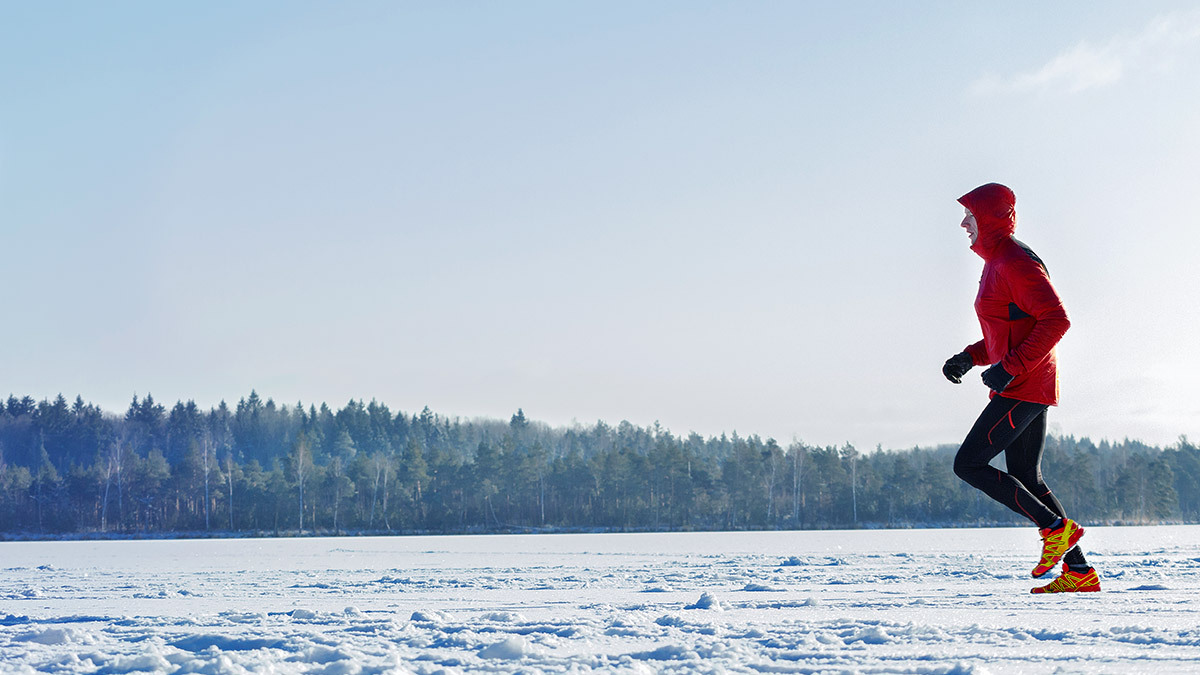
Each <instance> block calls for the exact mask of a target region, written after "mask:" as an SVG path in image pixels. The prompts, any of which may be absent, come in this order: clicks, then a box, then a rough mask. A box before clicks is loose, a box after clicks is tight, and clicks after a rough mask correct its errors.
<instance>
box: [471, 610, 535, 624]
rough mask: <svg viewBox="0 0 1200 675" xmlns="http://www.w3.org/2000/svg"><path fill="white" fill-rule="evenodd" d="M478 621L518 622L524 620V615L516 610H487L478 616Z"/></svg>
mask: <svg viewBox="0 0 1200 675" xmlns="http://www.w3.org/2000/svg"><path fill="white" fill-rule="evenodd" d="M479 620H480V621H495V622H496V623H518V622H521V621H524V620H525V617H523V616H521V615H520V614H517V613H516V612H488V613H487V614H484V615H483V616H481V617H479Z"/></svg>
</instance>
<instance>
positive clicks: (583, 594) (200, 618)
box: [0, 526, 1200, 675]
mask: <svg viewBox="0 0 1200 675" xmlns="http://www.w3.org/2000/svg"><path fill="white" fill-rule="evenodd" d="M1038 544H1039V541H1038V538H1037V534H1036V532H1035V531H1034V530H1033V528H1029V529H955V530H903V531H897V530H892V531H851V532H756V533H687V534H666V535H664V534H646V535H643V534H587V535H506V536H467V537H394V538H388V537H380V538H340V539H259V540H245V539H238V540H194V541H104V542H79V541H74V542H19V543H17V542H14V543H0V572H2V574H0V673H29V672H46V673H88V674H93V673H94V674H97V675H99V674H103V675H110V674H111V675H118V674H124V673H178V674H181V675H182V674H186V673H197V674H210V675H224V674H234V673H248V672H273V673H305V674H320V675H376V674H382V673H399V674H414V675H434V674H436V673H445V674H453V673H475V672H482V673H512V672H522V673H567V672H570V673H587V672H624V673H660V672H665V673H695V672H699V673H719V672H734V673H806V674H814V673H844V672H849V673H920V674H923V675H968V674H970V675H983V674H985V673H991V674H998V673H1008V672H1031V673H1051V672H1064V673H1078V672H1086V673H1131V672H1149V671H1153V672H1154V673H1156V675H1163V674H1166V673H1184V672H1195V669H1196V663H1197V661H1198V659H1200V605H1198V604H1197V603H1196V602H1195V598H1196V597H1197V596H1198V595H1200V526H1179V527H1157V528H1153V527H1151V528H1132V527H1131V528H1104V527H1095V528H1089V529H1088V533H1087V536H1086V537H1085V538H1084V541H1083V544H1084V548H1085V551H1086V552H1087V554H1088V559H1089V561H1090V562H1091V563H1092V564H1093V565H1095V566H1096V567H1097V569H1098V570H1099V571H1100V577H1101V582H1102V584H1103V586H1104V591H1103V592H1101V593H1091V594H1074V595H1071V594H1066V595H1031V594H1030V593H1029V589H1030V588H1031V587H1033V586H1035V585H1041V584H1045V583H1048V581H1049V579H1045V580H1034V579H1031V578H1030V576H1029V570H1030V568H1032V566H1033V563H1034V562H1036V560H1037V553H1038V550H1039V549H1038Z"/></svg>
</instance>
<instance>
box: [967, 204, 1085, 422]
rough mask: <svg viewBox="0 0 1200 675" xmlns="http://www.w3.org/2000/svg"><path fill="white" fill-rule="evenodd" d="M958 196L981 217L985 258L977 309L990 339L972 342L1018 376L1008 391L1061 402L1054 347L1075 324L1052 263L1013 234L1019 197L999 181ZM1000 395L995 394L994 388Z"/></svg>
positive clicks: (980, 356) (975, 354) (983, 357)
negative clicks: (1055, 281) (1051, 270)
mask: <svg viewBox="0 0 1200 675" xmlns="http://www.w3.org/2000/svg"><path fill="white" fill-rule="evenodd" d="M958 202H959V203H960V204H962V205H963V206H965V207H966V208H967V209H969V210H970V211H971V213H972V214H973V215H974V216H975V222H976V223H977V224H978V226H979V236H978V237H977V238H976V240H975V243H974V244H973V245H972V246H971V250H972V251H975V252H976V253H977V254H979V256H980V257H981V258H983V261H984V264H983V277H982V278H980V280H979V294H978V295H977V296H976V297H975V313H976V314H977V315H978V316H979V325H980V326H981V327H982V328H983V339H982V340H980V341H979V342H976V343H975V344H973V345H970V346H968V347H967V349H966V351H967V353H968V354H970V355H971V358H972V359H973V360H974V361H975V365H977V366H987V365H991V364H993V363H1000V364H1002V365H1003V366H1004V369H1005V370H1007V371H1008V372H1009V374H1011V375H1013V381H1012V383H1010V384H1009V385H1008V387H1007V388H1006V389H1005V390H1004V392H1003V395H1004V396H1005V397H1007V398H1014V399H1017V400H1019V401H1028V402H1030V403H1041V404H1045V405H1056V404H1057V403H1058V360H1057V358H1056V357H1055V354H1054V346H1055V345H1056V344H1058V341H1059V340H1060V339H1062V336H1063V334H1064V333H1066V332H1067V329H1068V328H1070V326H1071V320H1070V319H1069V318H1067V311H1066V310H1065V309H1064V308H1063V304H1062V300H1061V299H1060V298H1059V297H1058V293H1057V292H1056V291H1055V290H1054V286H1052V285H1051V284H1050V276H1049V274H1048V273H1047V272H1046V265H1045V264H1044V263H1043V262H1042V260H1041V258H1038V257H1037V254H1035V253H1034V252H1033V251H1031V250H1030V249H1029V247H1028V246H1026V245H1025V244H1022V243H1021V242H1019V241H1017V240H1016V239H1014V238H1013V232H1014V231H1015V230H1016V226H1017V213H1016V208H1015V207H1016V196H1015V195H1014V194H1013V191H1012V190H1010V189H1008V188H1007V187H1005V186H1003V185H1000V184H998V183H988V184H987V185H981V186H980V187H977V188H975V189H974V190H972V191H970V192H968V193H967V194H965V195H963V196H962V197H960V198H959V200H958ZM992 395H993V396H995V395H996V394H995V392H992Z"/></svg>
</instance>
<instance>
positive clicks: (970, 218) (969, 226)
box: [962, 209, 979, 246]
mask: <svg viewBox="0 0 1200 675" xmlns="http://www.w3.org/2000/svg"><path fill="white" fill-rule="evenodd" d="M963 210H964V211H966V212H967V216H966V217H965V218H963V220H962V228H963V229H964V230H966V231H967V236H968V237H970V238H971V245H972V246H974V245H975V241H976V240H978V239H979V223H976V222H975V214H973V213H971V209H963Z"/></svg>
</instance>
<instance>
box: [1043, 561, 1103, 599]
mask: <svg viewBox="0 0 1200 675" xmlns="http://www.w3.org/2000/svg"><path fill="white" fill-rule="evenodd" d="M1099 590H1100V575H1098V574H1096V568H1094V567H1089V568H1088V571H1086V572H1072V571H1071V568H1069V567H1067V566H1066V564H1064V565H1063V571H1062V575H1061V576H1059V577H1058V578H1057V579H1055V580H1054V581H1051V582H1050V583H1048V584H1046V585H1045V586H1042V587H1040V588H1031V589H1029V592H1030V593H1096V592H1098V591H1099Z"/></svg>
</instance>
